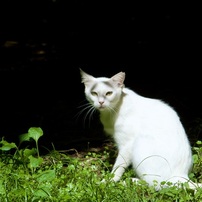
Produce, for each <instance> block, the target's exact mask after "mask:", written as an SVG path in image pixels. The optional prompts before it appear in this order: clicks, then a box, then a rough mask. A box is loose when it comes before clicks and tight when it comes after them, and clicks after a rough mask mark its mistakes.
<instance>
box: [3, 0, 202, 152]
mask: <svg viewBox="0 0 202 202" xmlns="http://www.w3.org/2000/svg"><path fill="white" fill-rule="evenodd" d="M132 2H133V3H132ZM134 2H135V3H134ZM199 8H200V6H199V5H197V4H195V3H190V2H189V3H185V2H183V3H176V2H175V3H174V2H170V1H164V2H163V3H162V2H155V3H154V2H151V1H148V2H147V1H121V2H113V1H92V2H91V1H87V2H85V1H77V0H72V1H67V0H52V1H51V0H43V1H39V0H29V1H14V0H10V1H1V3H0V95H1V96H0V137H5V139H6V140H8V141H15V142H16V141H18V136H19V135H20V134H22V133H25V132H27V131H28V129H29V128H30V127H34V126H35V127H41V128H42V129H43V131H44V136H43V138H41V140H40V141H41V142H40V146H46V147H49V146H50V147H51V143H53V144H54V145H55V147H56V149H57V148H59V149H69V148H73V147H74V148H76V149H81V148H88V147H89V146H94V145H96V144H97V145H99V144H101V142H102V140H103V136H102V132H101V131H102V130H101V127H100V125H99V123H98V122H97V121H96V116H95V119H93V120H92V121H91V124H90V126H89V121H86V123H85V124H83V119H84V114H83V115H81V116H80V117H79V118H78V117H77V118H76V117H75V116H76V114H77V113H78V112H79V110H81V109H80V108H78V107H79V106H80V105H81V104H82V103H81V102H82V101H83V100H84V99H85V97H84V93H83V85H82V84H81V83H80V75H79V68H82V69H83V70H84V71H86V72H88V73H89V74H92V75H94V76H112V75H113V74H116V73H118V72H119V71H125V72H126V81H125V84H126V86H128V87H130V88H131V89H133V90H135V91H136V92H137V93H139V94H141V95H143V96H147V97H153V98H158V99H162V100H164V101H166V102H168V103H169V104H170V105H172V106H173V107H174V108H175V109H176V110H177V112H178V113H179V115H180V117H181V120H182V122H183V124H184V126H185V128H186V130H187V132H188V134H189V137H190V139H193V141H194V140H195V139H200V138H201V136H200V135H201V117H202V108H201V101H202V98H201V70H200V69H201V51H200V49H201V45H200V40H201V33H200V27H201V14H200V12H199V11H198V10H199ZM193 129H194V130H193Z"/></svg>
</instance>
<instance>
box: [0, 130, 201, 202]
mask: <svg viewBox="0 0 202 202" xmlns="http://www.w3.org/2000/svg"><path fill="white" fill-rule="evenodd" d="M42 135H43V131H42V129H41V128H36V127H33V128H30V129H29V130H28V133H26V134H23V135H21V136H20V143H22V142H24V141H28V142H29V141H30V140H34V141H35V143H36V147H34V148H31V149H28V148H20V146H19V147H17V146H16V144H15V143H8V142H7V141H5V140H4V139H2V140H1V141H0V152H1V154H0V169H1V172H0V202H7V201H16V202H21V201H27V202H39V201H40V202H58V201H61V202H77V201H82V202H91V201H92V202H101V201H103V202H117V201H120V202H136V201H137V202H147V201H149V202H164V201H166V202H173V201H176V202H184V201H201V200H202V190H200V189H199V190H198V191H197V192H196V193H195V192H193V191H192V190H189V189H177V188H176V187H168V188H164V189H162V190H160V191H156V190H155V187H148V186H147V184H146V183H145V182H144V181H140V183H139V184H138V185H137V184H136V183H133V182H132V181H131V179H130V178H131V177H134V176H133V175H134V173H133V171H132V169H131V168H128V169H127V170H126V172H125V173H124V176H123V180H124V181H123V180H122V181H120V182H118V183H115V182H113V181H111V180H110V179H111V177H112V174H111V173H110V171H111V168H112V164H113V162H112V163H110V161H111V159H112V158H114V154H115V153H116V149H115V147H112V146H106V147H104V148H103V149H102V150H99V151H95V150H94V151H87V152H84V153H82V154H79V153H78V152H75V154H74V155H70V154H68V152H65V153H64V152H59V151H56V150H53V151H50V153H49V154H47V155H44V156H40V155H39V150H38V143H39V138H40V137H41V136H42ZM201 145H202V142H200V141H198V142H197V143H196V146H195V147H193V159H194V168H193V172H192V173H191V174H190V176H191V178H192V179H193V180H196V177H197V178H198V179H200V180H201V169H200V168H201V164H202V160H201V154H202V147H201ZM11 151H12V154H11ZM13 151H14V154H13ZM102 179H105V182H102Z"/></svg>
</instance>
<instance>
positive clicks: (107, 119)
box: [100, 114, 116, 135]
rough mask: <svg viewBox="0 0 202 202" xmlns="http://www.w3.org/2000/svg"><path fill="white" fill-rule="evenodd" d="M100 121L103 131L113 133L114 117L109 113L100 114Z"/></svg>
mask: <svg viewBox="0 0 202 202" xmlns="http://www.w3.org/2000/svg"><path fill="white" fill-rule="evenodd" d="M100 121H101V123H102V125H103V127H104V131H105V132H106V133H107V134H109V135H113V134H114V130H115V129H114V127H115V121H116V117H114V116H112V115H110V114H101V116H100Z"/></svg>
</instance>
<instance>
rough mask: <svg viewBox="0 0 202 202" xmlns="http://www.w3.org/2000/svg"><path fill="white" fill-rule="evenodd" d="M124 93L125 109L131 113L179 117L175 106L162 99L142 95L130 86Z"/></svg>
mask: <svg viewBox="0 0 202 202" xmlns="http://www.w3.org/2000/svg"><path fill="white" fill-rule="evenodd" d="M123 93H124V98H123V105H124V109H125V110H126V111H128V112H131V114H137V115H138V114H139V115H141V117H143V116H146V117H158V116H159V117H161V119H164V117H165V118H171V119H172V118H177V119H178V114H177V112H176V111H175V110H174V109H173V107H171V106H170V105H169V104H167V103H166V102H164V101H162V100H160V99H155V98H148V97H144V96H141V95H139V94H138V93H136V92H134V91H133V90H131V89H129V88H124V89H123Z"/></svg>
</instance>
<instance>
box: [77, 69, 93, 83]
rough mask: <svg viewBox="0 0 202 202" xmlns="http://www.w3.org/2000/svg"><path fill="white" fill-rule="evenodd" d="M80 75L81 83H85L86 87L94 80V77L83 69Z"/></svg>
mask: <svg viewBox="0 0 202 202" xmlns="http://www.w3.org/2000/svg"><path fill="white" fill-rule="evenodd" d="M80 74H81V83H84V85H85V86H86V85H88V84H89V83H90V82H92V81H93V80H94V77H93V76H91V75H90V74H87V73H86V72H84V71H83V70H82V69H80Z"/></svg>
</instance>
